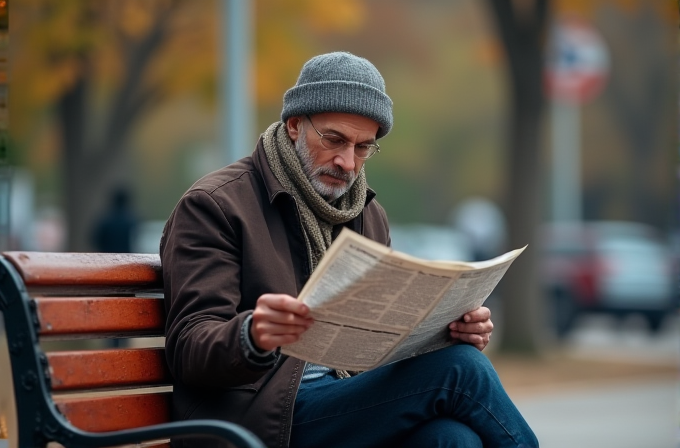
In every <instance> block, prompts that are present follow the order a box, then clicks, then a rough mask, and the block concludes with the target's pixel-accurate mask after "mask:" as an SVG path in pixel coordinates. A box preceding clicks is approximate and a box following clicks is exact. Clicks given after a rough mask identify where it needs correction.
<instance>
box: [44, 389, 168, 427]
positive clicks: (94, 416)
mask: <svg viewBox="0 0 680 448" xmlns="http://www.w3.org/2000/svg"><path fill="white" fill-rule="evenodd" d="M170 400H171V399H170V392H162V393H149V394H140V395H119V396H114V397H95V398H68V397H60V396H56V397H54V401H55V403H56V404H57V407H58V408H59V411H60V412H61V413H62V414H64V416H65V417H66V418H67V419H68V420H69V421H70V422H71V423H72V424H73V425H74V426H76V427H78V428H80V429H83V430H85V431H92V432H105V431H119V430H122V429H130V428H140V427H142V426H150V425H157V424H160V423H167V422H169V421H170Z"/></svg>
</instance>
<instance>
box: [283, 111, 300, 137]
mask: <svg viewBox="0 0 680 448" xmlns="http://www.w3.org/2000/svg"><path fill="white" fill-rule="evenodd" d="M301 124H302V117H300V116H296V117H290V118H289V119H288V120H286V130H287V131H288V136H289V137H290V139H291V140H293V141H294V142H296V141H297V139H298V137H299V136H300V132H302V129H301Z"/></svg>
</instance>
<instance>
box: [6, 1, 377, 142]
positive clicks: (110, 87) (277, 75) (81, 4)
mask: <svg viewBox="0 0 680 448" xmlns="http://www.w3.org/2000/svg"><path fill="white" fill-rule="evenodd" d="M221 3H222V2H221V1H219V0H201V1H187V0H108V1H105V0H92V1H87V0H22V1H21V2H16V5H13V6H12V7H13V9H12V24H11V28H12V44H13V47H12V48H13V54H12V55H11V60H12V68H11V70H12V78H13V79H14V80H15V81H16V80H21V82H19V83H17V82H15V83H13V85H12V87H11V89H12V95H11V99H10V100H11V101H12V104H13V109H14V111H13V118H12V120H13V123H12V129H13V134H15V136H16V135H17V134H27V133H30V131H29V129H28V127H30V124H29V123H28V121H30V119H29V120H25V119H24V117H29V116H31V114H32V113H33V112H35V111H39V110H42V109H44V108H45V107H50V106H51V105H53V104H55V102H56V101H58V99H59V97H60V96H61V95H62V94H63V93H64V92H65V91H66V90H68V89H69V88H70V87H71V86H73V85H74V83H75V82H76V80H78V79H79V78H80V77H86V78H88V79H92V80H94V81H95V83H96V84H95V85H93V86H92V88H93V91H92V92H91V93H93V94H94V95H95V96H94V98H96V99H97V101H98V102H99V104H100V105H102V104H106V103H107V102H108V101H110V100H111V99H112V98H115V96H116V94H117V93H116V92H117V90H118V89H119V88H120V85H121V81H122V80H123V79H124V77H125V76H126V74H128V73H129V71H130V70H131V68H132V67H130V63H129V57H130V56H129V54H130V48H132V47H133V46H134V45H135V44H136V43H138V42H140V41H141V40H142V39H144V38H145V36H147V35H148V33H149V32H150V31H151V30H152V28H153V27H154V26H155V24H156V23H157V21H158V20H160V19H159V18H160V17H162V16H163V14H169V17H168V24H167V35H166V36H165V37H164V40H163V42H162V45H160V46H159V48H158V49H157V50H156V51H155V52H154V53H153V54H152V56H151V60H150V63H149V64H148V66H147V67H146V68H145V70H144V75H143V78H142V85H141V88H142V89H146V88H149V87H152V88H153V89H155V90H157V91H158V92H160V93H162V95H163V96H165V97H168V96H174V95H180V94H182V93H184V92H195V93H199V94H200V95H202V97H203V98H204V99H205V100H206V101H207V102H208V103H214V102H215V101H216V99H217V95H216V93H217V86H218V76H219V74H220V66H221V59H220V58H221V56H220V51H221V50H222V46H221V42H222V36H221V33H223V32H225V31H224V28H225V24H223V23H221V19H222V17H223V14H222V11H221V8H222V7H223V6H222V4H221ZM253 9H254V14H255V17H254V20H255V26H254V27H253V30H254V32H255V38H254V45H255V57H254V61H253V62H254V70H253V72H254V88H255V90H256V91H255V92H253V94H254V95H255V97H256V98H257V101H258V103H260V104H270V103H272V102H278V101H280V99H281V93H282V92H283V91H284V90H285V89H286V88H287V87H289V86H290V85H292V83H293V82H294V81H295V78H296V76H297V73H298V72H299V69H300V66H301V64H302V63H303V62H304V61H305V60H306V59H307V58H309V56H310V55H311V54H313V53H314V51H315V44H314V41H313V39H312V38H311V37H310V36H312V35H314V34H317V35H318V34H322V35H323V34H324V33H348V32H352V31H354V30H357V29H358V28H360V27H361V26H362V25H363V24H364V23H365V20H366V11H365V7H364V4H363V1H362V0H345V1H342V2H319V1H316V0H276V1H273V0H256V1H255V2H254V5H253ZM296 24H298V26H295V25H296ZM291 30H293V32H291ZM302 30H306V31H304V32H307V33H309V35H307V36H305V35H304V34H303V33H304V32H303V31H302ZM32 111H33V112H32Z"/></svg>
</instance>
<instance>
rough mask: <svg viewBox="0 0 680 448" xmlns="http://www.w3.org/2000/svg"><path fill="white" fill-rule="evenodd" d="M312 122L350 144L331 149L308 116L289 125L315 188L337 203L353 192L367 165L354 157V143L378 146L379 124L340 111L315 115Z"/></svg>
mask: <svg viewBox="0 0 680 448" xmlns="http://www.w3.org/2000/svg"><path fill="white" fill-rule="evenodd" d="M311 120H312V121H313V123H314V127H316V129H318V130H319V132H321V133H322V134H332V135H336V136H338V137H340V138H342V139H343V140H345V141H346V142H347V144H346V145H345V146H344V147H342V148H341V149H337V150H329V149H326V148H325V147H324V146H323V145H322V144H321V140H320V137H319V134H317V133H316V131H315V130H314V128H313V127H312V124H311V123H310V120H308V119H307V118H306V117H304V116H301V117H292V118H289V119H288V121H287V123H286V126H287V129H288V135H290V137H291V139H292V140H293V141H294V142H295V149H296V151H297V153H298V156H299V157H300V160H301V162H302V168H303V170H304V172H305V174H306V175H307V177H308V178H309V180H310V182H311V184H312V186H313V187H314V189H315V190H316V192H317V193H319V195H321V197H323V198H324V199H326V200H327V201H333V200H335V199H337V198H339V197H340V196H342V195H343V194H345V193H346V192H347V191H348V190H349V189H350V187H351V186H352V184H353V183H354V180H355V179H356V176H357V174H358V173H359V171H360V170H361V167H362V166H363V165H364V162H365V161H364V160H362V159H359V158H358V157H355V156H354V144H359V143H374V142H375V136H376V134H377V133H378V128H379V125H378V123H377V122H375V121H373V120H371V119H370V118H366V117H363V116H361V115H353V114H345V113H336V112H332V113H331V112H329V113H324V114H317V115H313V116H311Z"/></svg>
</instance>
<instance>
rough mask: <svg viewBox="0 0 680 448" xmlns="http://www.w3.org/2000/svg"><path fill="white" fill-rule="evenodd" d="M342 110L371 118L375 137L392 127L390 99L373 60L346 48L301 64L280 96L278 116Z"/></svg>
mask: <svg viewBox="0 0 680 448" xmlns="http://www.w3.org/2000/svg"><path fill="white" fill-rule="evenodd" d="M324 112H344V113H349V114H357V115H363V116H364V117H368V118H370V119H372V120H375V121H376V122H377V123H378V124H379V125H380V128H379V129H378V134H377V135H376V138H380V137H384V136H385V135H387V133H388V132H390V129H391V128H392V122H393V120H392V100H391V99H390V97H389V96H387V94H386V93H385V81H384V80H383V77H382V76H381V75H380V72H378V69H376V68H375V66H374V65H373V64H371V63H370V62H369V61H367V60H366V59H364V58H360V57H358V56H355V55H353V54H351V53H347V52H335V53H327V54H322V55H319V56H315V57H313V58H312V59H310V60H309V61H307V62H306V63H305V65H304V66H302V71H301V72H300V77H299V78H298V80H297V82H296V83H295V86H294V87H292V88H291V89H289V90H288V91H287V92H286V93H285V95H284V96H283V111H281V120H282V121H283V122H285V121H286V120H287V119H288V118H290V117H293V116H296V115H304V114H309V115H313V114H320V113H324Z"/></svg>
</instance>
